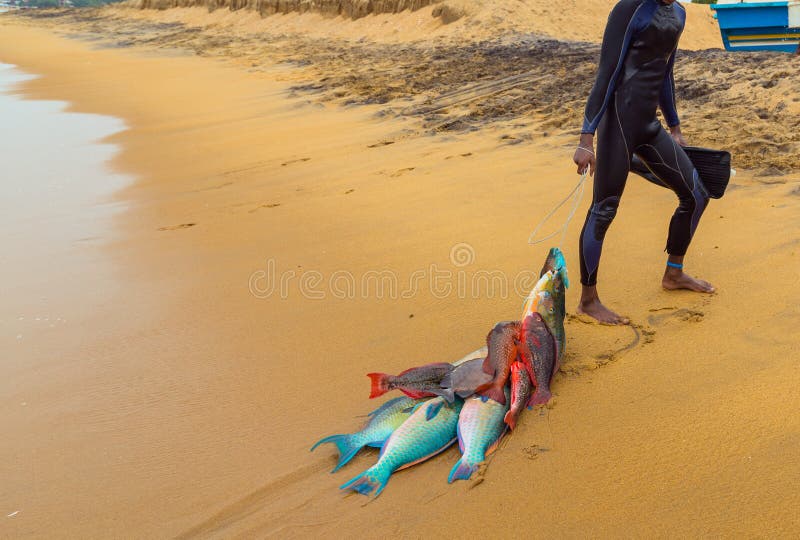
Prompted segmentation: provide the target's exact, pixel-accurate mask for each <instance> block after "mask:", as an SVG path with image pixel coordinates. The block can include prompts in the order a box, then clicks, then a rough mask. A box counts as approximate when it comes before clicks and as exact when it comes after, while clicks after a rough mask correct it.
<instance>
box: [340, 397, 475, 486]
mask: <svg viewBox="0 0 800 540" xmlns="http://www.w3.org/2000/svg"><path fill="white" fill-rule="evenodd" d="M463 404H464V402H463V400H461V399H456V400H455V401H454V402H453V403H448V402H447V400H445V399H444V398H443V397H435V398H433V399H430V400H428V401H426V402H424V403H421V404H419V405H417V407H416V408H415V409H414V412H413V413H412V414H411V416H410V417H409V418H408V419H407V420H406V421H405V422H403V424H402V425H401V426H400V427H399V428H397V429H396V430H395V431H394V433H392V435H391V436H390V437H389V439H388V440H387V441H386V443H385V444H384V445H383V447H382V448H381V454H380V458H379V459H378V463H376V464H375V465H373V466H372V467H370V468H369V469H367V470H366V471H364V472H363V473H361V474H359V475H358V476H356V477H355V478H353V479H352V480H350V481H349V482H347V483H345V484H343V485H342V486H341V489H352V490H353V491H357V492H358V493H361V494H362V495H370V494H371V493H372V492H373V491H374V492H375V496H376V497H377V496H378V495H380V493H381V491H383V489H384V488H385V487H386V483H387V482H388V481H389V477H390V476H391V475H392V473H393V472H395V471H399V470H401V469H406V468H408V467H411V466H412V465H416V464H417V463H421V462H423V461H425V460H427V459H429V458H431V457H433V456H435V455H436V454H438V453H440V452H442V451H443V450H445V449H446V448H448V447H449V446H450V445H451V444H453V443H454V442H455V441H456V436H457V435H456V426H457V425H458V415H459V413H460V412H461V407H462V405H463Z"/></svg>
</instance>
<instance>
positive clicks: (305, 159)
mask: <svg viewBox="0 0 800 540" xmlns="http://www.w3.org/2000/svg"><path fill="white" fill-rule="evenodd" d="M304 161H311V158H310V157H304V158H298V159H290V160H289V161H284V162H283V163H281V167H286V166H287V165H291V164H292V163H303V162H304Z"/></svg>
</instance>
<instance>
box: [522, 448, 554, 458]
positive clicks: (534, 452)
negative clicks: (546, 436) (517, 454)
mask: <svg viewBox="0 0 800 540" xmlns="http://www.w3.org/2000/svg"><path fill="white" fill-rule="evenodd" d="M549 450H550V449H549V448H545V447H543V446H539V445H538V444H532V445H531V446H526V447H525V448H523V449H522V454H523V455H524V456H525V457H526V458H528V459H530V460H531V461H533V460H534V459H539V454H541V453H542V452H547V451H549Z"/></svg>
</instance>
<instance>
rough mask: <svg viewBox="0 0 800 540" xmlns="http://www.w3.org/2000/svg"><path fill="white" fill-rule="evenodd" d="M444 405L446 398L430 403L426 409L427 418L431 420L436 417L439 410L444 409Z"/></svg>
mask: <svg viewBox="0 0 800 540" xmlns="http://www.w3.org/2000/svg"><path fill="white" fill-rule="evenodd" d="M443 406H444V400H443V399H440V400H438V401H437V402H436V403H431V404H430V405H428V408H427V409H426V410H425V420H427V421H429V422H430V421H431V420H433V419H434V418H436V415H437V414H439V411H440V410H442V407H443Z"/></svg>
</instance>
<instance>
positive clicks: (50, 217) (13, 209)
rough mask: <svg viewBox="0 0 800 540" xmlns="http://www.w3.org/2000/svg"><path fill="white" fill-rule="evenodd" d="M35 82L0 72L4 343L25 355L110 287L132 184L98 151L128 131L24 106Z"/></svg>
mask: <svg viewBox="0 0 800 540" xmlns="http://www.w3.org/2000/svg"><path fill="white" fill-rule="evenodd" d="M33 78H35V77H34V76H32V75H28V74H25V73H22V72H21V71H19V70H17V69H16V68H15V67H14V66H10V65H8V64H0V118H2V119H3V121H2V122H0V141H1V142H0V200H2V201H3V208H2V212H0V231H2V236H3V250H2V251H0V296H2V298H3V302H2V304H1V305H0V344H2V345H4V346H12V350H16V351H17V352H18V353H20V354H22V355H24V352H25V351H23V350H20V349H19V347H24V344H25V342H30V341H32V340H36V339H37V338H38V337H46V336H44V335H43V333H46V332H47V330H48V329H51V328H54V327H55V326H56V325H57V324H63V321H64V320H69V319H70V315H71V312H72V309H71V308H70V307H69V306H70V305H71V304H74V303H77V302H81V303H83V301H84V299H85V298H86V297H87V295H84V294H83V293H84V292H86V291H88V290H91V289H93V288H95V287H98V286H103V284H104V283H105V284H108V285H109V286H110V284H111V283H112V280H110V279H107V278H109V277H110V276H109V274H108V272H109V271H110V268H109V267H108V263H107V262H106V261H105V259H104V258H103V257H102V256H101V254H100V250H99V249H97V248H98V247H99V246H100V245H102V244H103V243H104V242H106V241H109V240H110V239H111V236H110V233H109V231H110V223H111V219H110V218H111V216H112V215H113V214H114V213H115V212H117V211H119V209H120V208H121V205H120V204H119V203H115V202H113V201H111V195H112V194H113V193H114V192H115V191H116V190H118V189H119V188H120V187H122V186H124V185H126V184H127V183H128V182H129V181H130V179H129V178H127V177H126V176H125V175H122V174H118V173H115V172H112V171H111V170H110V168H109V166H108V162H109V160H111V159H112V158H113V157H114V155H115V154H116V152H117V147H116V146H115V145H112V144H107V143H102V142H100V141H102V139H104V138H105V137H108V136H110V135H113V134H115V133H118V132H120V131H122V130H124V129H125V125H124V123H123V122H122V121H120V120H118V119H116V118H111V117H106V116H100V115H93V114H79V113H73V112H66V109H67V106H68V104H67V103H64V102H60V101H42V100H26V99H24V98H23V96H22V85H24V83H25V82H26V81H29V80H31V79H33ZM84 287H85V289H84ZM88 296H90V295H88ZM83 307H85V306H83ZM6 350H8V349H6ZM15 357H17V355H10V356H5V355H4V359H3V364H6V363H7V362H14V360H13V358H15ZM4 367H7V364H6V366H4Z"/></svg>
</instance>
